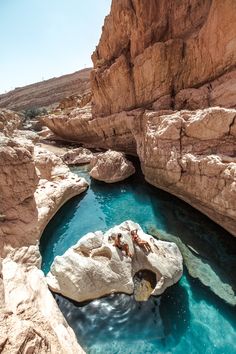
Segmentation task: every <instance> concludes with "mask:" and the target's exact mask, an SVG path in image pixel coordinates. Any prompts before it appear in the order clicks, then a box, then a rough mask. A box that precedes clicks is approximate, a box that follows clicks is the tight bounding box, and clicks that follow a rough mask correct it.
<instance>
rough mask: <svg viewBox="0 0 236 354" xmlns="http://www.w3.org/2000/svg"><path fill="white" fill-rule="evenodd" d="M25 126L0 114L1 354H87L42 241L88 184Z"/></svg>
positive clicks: (5, 113)
mask: <svg viewBox="0 0 236 354" xmlns="http://www.w3.org/2000/svg"><path fill="white" fill-rule="evenodd" d="M19 124H20V118H19V116H18V115H17V114H15V113H13V112H10V111H6V110H2V111H0V333H1V334H0V352H1V353H65V354H66V353H83V350H82V348H81V347H80V346H79V344H78V343H77V340H76V337H75V335H74V332H73V331H72V329H71V328H70V327H69V326H68V324H67V322H66V321H65V319H64V317H63V316H62V314H61V312H60V310H59V309H58V307H57V304H56V302H55V300H54V299H53V296H52V294H51V293H50V291H49V290H48V287H47V283H46V281H45V278H44V275H43V272H42V271H41V270H40V265H41V256H40V253H39V239H40V236H41V233H42V231H43V229H44V227H45V226H46V225H47V223H48V221H49V220H50V218H51V217H52V216H53V215H54V214H55V213H56V211H57V210H58V209H59V208H60V207H61V205H62V204H63V203H64V202H65V201H66V200H68V199H70V198H71V197H73V196H74V195H76V194H79V193H81V192H83V191H84V190H86V188H87V183H86V181H85V180H84V179H83V178H79V177H78V176H76V175H74V174H72V173H71V172H70V171H69V169H68V168H67V166H65V165H64V164H63V162H62V160H61V159H60V158H58V157H57V156H55V155H54V154H52V153H49V152H48V151H46V150H44V149H42V148H40V147H38V146H36V145H35V143H36V142H37V135H36V134H34V133H32V132H27V131H20V130H18V129H17V128H18V127H19Z"/></svg>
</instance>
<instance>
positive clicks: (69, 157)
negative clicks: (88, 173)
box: [62, 147, 93, 165]
mask: <svg viewBox="0 0 236 354" xmlns="http://www.w3.org/2000/svg"><path fill="white" fill-rule="evenodd" d="M92 158H93V153H92V152H91V151H90V150H88V149H85V148H82V147H79V148H76V149H72V150H69V151H68V152H66V153H65V154H64V155H63V156H62V160H63V161H64V162H65V163H66V164H67V165H82V164H86V163H89V162H90V161H91V159H92Z"/></svg>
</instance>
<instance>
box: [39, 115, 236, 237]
mask: <svg viewBox="0 0 236 354" xmlns="http://www.w3.org/2000/svg"><path fill="white" fill-rule="evenodd" d="M235 117H236V110H234V109H225V108H207V109H204V110H197V111H186V110H182V111H179V112H177V111H176V112H174V111H171V110H169V111H158V112H156V111H149V110H144V109H137V110H133V111H129V112H120V113H117V114H113V115H111V116H108V117H102V118H101V117H100V118H93V117H92V115H90V119H89V120H87V125H86V126H85V125H84V130H83V132H82V131H81V130H80V129H78V130H76V128H75V127H76V124H77V125H78V124H79V123H78V122H79V121H80V120H82V121H83V117H81V115H80V114H77V116H76V118H73V119H68V120H67V118H66V122H67V124H68V125H70V129H69V131H71V130H72V129H73V132H74V137H75V138H76V132H77V141H79V142H83V143H84V144H85V145H90V146H92V147H104V148H111V149H115V150H121V151H124V152H126V153H135V152H136V153H137V154H138V156H139V158H140V161H141V167H142V170H143V173H144V175H145V178H146V180H147V181H148V182H149V183H151V184H153V185H155V186H156V187H159V188H162V189H164V190H166V191H168V192H170V193H172V194H175V195H176V196H178V197H179V198H181V199H183V200H185V201H186V202H188V203H189V204H191V205H193V206H194V207H195V208H197V209H199V210H200V211H202V212H203V213H204V214H206V215H208V216H209V217H210V218H211V219H213V220H214V221H215V222H217V223H218V224H220V225H221V226H223V227H224V228H226V229H227V230H228V231H229V232H231V233H232V234H233V235H236V197H235V193H236V174H235V171H236V119H235ZM52 120H53V124H52ZM75 121H77V123H76V124H75ZM45 123H46V124H47V125H48V126H49V127H50V128H51V129H52V130H53V131H54V132H55V133H56V134H60V129H61V127H63V118H61V119H59V120H57V119H54V118H51V117H47V118H45ZM86 132H89V133H88V134H86ZM64 134H66V133H64ZM92 135H93V137H94V139H92V140H91V139H90V137H91V136H92ZM67 137H68V139H69V138H70V134H68V136H67Z"/></svg>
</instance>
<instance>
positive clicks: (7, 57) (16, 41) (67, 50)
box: [0, 0, 111, 93]
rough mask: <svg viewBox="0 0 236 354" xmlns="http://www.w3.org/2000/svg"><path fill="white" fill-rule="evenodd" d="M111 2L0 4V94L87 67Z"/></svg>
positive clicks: (5, 0)
mask: <svg viewBox="0 0 236 354" xmlns="http://www.w3.org/2000/svg"><path fill="white" fill-rule="evenodd" d="M110 5H111V0H0V93H4V92H7V91H9V90H12V89H14V88H16V87H20V86H25V85H27V84H31V83H34V82H38V81H42V80H46V79H49V78H51V77H57V76H61V75H64V74H69V73H72V72H74V71H77V70H80V69H83V68H85V67H90V66H92V61H91V58H90V57H91V54H92V52H93V51H94V49H95V47H96V45H97V44H98V41H99V38H100V35H101V28H102V25H103V22H104V17H105V16H106V15H108V14H109V11H110Z"/></svg>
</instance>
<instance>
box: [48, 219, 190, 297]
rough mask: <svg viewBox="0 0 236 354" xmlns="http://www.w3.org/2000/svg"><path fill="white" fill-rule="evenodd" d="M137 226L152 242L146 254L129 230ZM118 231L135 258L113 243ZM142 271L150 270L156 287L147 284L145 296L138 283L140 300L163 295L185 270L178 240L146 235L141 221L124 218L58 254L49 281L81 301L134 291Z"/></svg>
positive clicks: (148, 240) (54, 288) (57, 290)
mask: <svg viewBox="0 0 236 354" xmlns="http://www.w3.org/2000/svg"><path fill="white" fill-rule="evenodd" d="M134 229H138V235H139V236H140V237H141V238H142V239H143V240H146V241H147V242H148V243H149V244H150V246H151V252H149V253H146V252H144V251H143V249H141V248H140V247H139V246H138V245H137V244H134V243H133V241H132V239H131V235H130V231H131V230H134ZM117 233H121V234H122V238H123V240H124V242H125V243H127V244H128V245H129V251H130V252H131V254H132V255H133V257H132V258H131V257H129V256H126V254H125V252H124V251H122V250H120V249H118V248H117V247H115V246H114V245H113V243H114V241H113V239H114V236H115V235H117ZM142 272H144V273H148V272H150V274H151V278H152V279H153V277H154V278H155V283H154V286H153V282H151V283H152V289H151V291H147V288H150V286H148V287H147V286H146V285H145V287H144V288H145V294H144V295H142V294H140V286H139V289H136V293H137V294H138V295H137V300H140V299H141V300H147V298H148V297H149V295H160V294H162V293H163V292H164V291H165V289H166V288H167V287H169V286H171V285H173V284H175V283H176V282H177V281H178V280H179V279H180V278H181V276H182V272H183V265H182V255H181V253H180V251H179V249H178V247H177V246H176V244H175V243H172V242H165V241H158V240H156V239H155V238H153V237H152V236H150V235H148V234H145V233H144V232H143V230H142V229H141V227H140V226H139V225H138V224H136V223H134V222H132V221H125V222H123V223H122V224H120V225H119V226H115V227H114V228H112V229H110V230H108V231H107V232H106V233H104V234H103V233H102V232H101V231H97V232H95V233H92V232H91V233H88V234H87V235H85V236H84V237H82V238H81V239H80V240H79V241H78V242H77V244H76V245H74V246H72V247H71V248H69V249H68V250H67V251H66V252H65V254H64V255H63V256H57V257H56V258H55V259H54V262H53V264H52V266H51V269H50V272H49V273H48V275H47V282H48V285H49V287H50V289H51V290H53V291H55V292H57V293H60V294H62V295H64V296H66V297H68V298H70V299H73V300H75V301H79V302H81V301H86V300H91V299H96V298H99V297H101V296H104V295H108V294H111V293H115V292H122V293H126V294H132V293H134V292H135V283H137V282H136V281H134V279H136V277H137V275H138V274H139V275H140V274H142ZM142 283H143V282H142V281H141V284H142ZM145 283H146V280H145ZM142 287H143V285H142V286H141V288H142ZM147 294H148V295H147Z"/></svg>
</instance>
